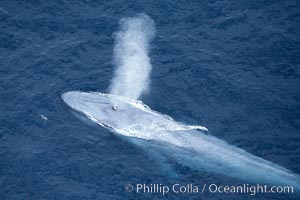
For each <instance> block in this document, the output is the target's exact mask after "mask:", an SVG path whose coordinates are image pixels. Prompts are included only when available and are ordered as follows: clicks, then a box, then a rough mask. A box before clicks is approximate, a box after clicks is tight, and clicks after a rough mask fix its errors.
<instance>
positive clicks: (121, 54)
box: [110, 14, 155, 99]
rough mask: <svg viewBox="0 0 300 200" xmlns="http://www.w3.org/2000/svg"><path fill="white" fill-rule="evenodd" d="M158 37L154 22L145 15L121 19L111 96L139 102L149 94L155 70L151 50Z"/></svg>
mask: <svg viewBox="0 0 300 200" xmlns="http://www.w3.org/2000/svg"><path fill="white" fill-rule="evenodd" d="M154 35H155V28H154V22H153V20H152V19H151V18H150V17H149V16H147V15H145V14H139V15H137V16H135V17H131V18H123V19H121V20H120V30H119V31H118V32H117V33H116V35H115V37H116V40H115V46H114V63H115V66H116V70H115V73H114V78H113V79H112V82H111V85H110V93H111V94H116V95H119V96H125V97H128V98H131V99H138V98H139V97H140V96H141V95H142V94H143V93H146V92H147V91H148V88H149V83H150V79H149V78H150V73H151V69H152V66H151V63H150V58H149V56H148V51H149V43H150V41H151V40H152V39H153V37H154Z"/></svg>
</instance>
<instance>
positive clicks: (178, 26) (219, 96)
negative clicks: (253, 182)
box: [0, 0, 300, 200]
mask: <svg viewBox="0 0 300 200" xmlns="http://www.w3.org/2000/svg"><path fill="white" fill-rule="evenodd" d="M299 11H300V3H299V1H296V0H295V1H292V0H286V1H284V0H281V1H271V0H270V1H257V0H253V1H249V0H240V1H233V0H232V1H230V0H224V1H215V0H205V1H192V0H189V1H178V0H166V1H144V0H142V1H122V0H119V1H115V0H110V1H92V0H82V1H66V0H51V1H35V0H28V1H15V0H2V1H1V2H0V199H3V200H6V199H18V200H27V199H28V200H36V199H37V200H40V199H41V200H42V199H51V200H52V199H62V200H64V199H70V200H71V199H72V200H79V199H80V200H81V199H84V200H85V199H92V200H97V199H100V200H102V199H162V198H166V199H297V198H299V196H298V197H297V196H296V195H295V194H256V195H254V196H251V195H249V194H218V193H209V192H204V193H203V194H199V193H198V194H191V193H184V194H174V193H169V194H167V195H165V196H162V194H149V193H148V194H141V193H139V194H137V193H135V192H126V191H125V189H124V187H125V185H126V184H128V183H130V184H136V183H146V184H151V183H160V184H165V185H172V184H175V183H179V184H181V185H186V184H188V183H194V184H200V185H203V184H205V183H206V184H210V183H215V184H219V185H237V184H243V183H245V181H241V180H238V179H233V178H229V177H226V176H223V175H219V174H211V173H208V172H205V171H196V170H192V169H190V168H188V167H184V166H181V165H179V164H177V163H176V162H172V161H170V166H171V167H172V169H173V170H174V171H175V172H176V173H177V176H176V177H175V178H174V177H170V176H169V175H168V174H166V173H165V172H164V171H162V170H161V169H160V164H159V162H157V160H158V159H155V160H153V158H152V157H151V156H149V152H145V151H143V150H141V149H140V148H138V147H137V146H134V145H133V144H131V143H128V142H126V140H122V139H120V138H118V137H116V136H115V135H113V134H112V133H110V132H109V131H108V130H106V129H104V128H101V127H99V126H97V125H95V124H93V123H89V122H88V121H87V120H84V119H82V118H80V117H78V116H76V115H74V113H73V112H72V111H71V110H70V109H69V108H68V107H67V105H66V104H65V103H64V102H63V101H62V99H61V94H62V93H64V92H67V91H70V90H80V91H99V92H108V87H109V85H110V81H111V79H112V77H113V72H114V65H113V63H112V55H113V48H114V40H115V37H114V35H115V32H116V31H117V30H118V27H119V20H120V19H121V18H124V17H131V16H135V15H136V14H139V13H146V14H147V15H149V16H150V17H151V18H152V19H153V20H154V22H155V28H156V36H155V38H154V39H153V41H152V42H151V48H150V54H149V56H150V58H151V64H152V66H153V68H152V74H151V84H150V90H149V92H148V94H145V95H143V96H142V98H141V99H142V100H143V102H144V103H145V104H147V105H148V106H150V107H151V108H152V109H153V110H156V111H159V112H161V113H164V114H167V115H170V116H171V117H173V118H174V119H175V120H177V121H180V122H183V123H186V124H198V125H203V126H205V127H207V128H208V129H209V131H210V132H209V134H212V135H214V136H215V137H217V138H220V139H222V140H224V141H226V142H228V143H229V144H231V145H235V146H237V147H240V148H242V149H244V150H246V151H248V152H250V153H251V154H254V155H256V156H259V157H261V158H264V159H266V160H269V161H271V162H273V163H276V164H279V165H281V166H283V167H285V168H287V169H289V170H291V171H292V172H294V173H297V174H300V89H299V88H300V34H299V30H300V13H299ZM150 153H151V152H150Z"/></svg>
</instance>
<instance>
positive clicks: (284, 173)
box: [62, 91, 300, 193]
mask: <svg viewBox="0 0 300 200" xmlns="http://www.w3.org/2000/svg"><path fill="white" fill-rule="evenodd" d="M62 99H63V101H64V102H65V103H66V104H67V105H68V106H69V107H70V108H72V109H73V110H75V111H77V112H79V113H81V114H83V115H84V116H86V117H88V118H89V119H90V120H92V121H94V122H95V123H97V124H99V125H100V126H102V127H104V128H107V129H109V130H111V131H112V132H113V133H114V134H117V135H120V136H125V137H126V138H132V140H131V141H133V142H132V143H134V144H137V145H141V144H142V145H141V146H144V148H154V151H155V152H156V153H157V152H159V154H161V155H162V156H161V158H163V157H168V158H172V159H175V160H176V161H177V162H178V163H179V164H182V165H184V166H188V167H190V168H193V169H196V170H203V171H207V172H212V173H215V174H223V175H226V176H229V177H233V178H237V179H241V180H244V181H246V183H248V182H250V183H255V184H256V183H257V184H258V183H259V184H260V183H264V184H268V185H280V186H293V188H294V192H296V191H297V193H298V192H299V191H300V179H299V176H298V175H297V174H293V173H292V172H291V171H289V170H287V169H285V168H283V167H281V166H279V165H277V164H274V163H272V162H269V161H267V160H264V159H262V158H259V157H257V156H254V155H252V154H250V153H248V152H246V151H244V150H242V149H240V148H238V147H235V146H232V145H230V144H228V143H226V142H224V141H222V140H220V139H218V138H216V137H214V136H211V135H209V134H207V133H205V132H207V129H206V128H205V127H203V126H189V125H185V124H183V123H180V122H176V121H175V120H173V119H172V118H171V117H169V116H167V115H163V114H161V113H159V112H156V111H153V110H151V109H150V108H149V107H148V106H146V105H145V104H143V103H142V102H141V101H138V100H132V99H128V98H126V97H121V96H117V95H112V94H106V93H99V92H79V91H71V92H66V93H64V94H62ZM133 138H135V139H136V138H139V139H142V141H143V142H137V141H136V140H135V139H133ZM129 141H130V140H129Z"/></svg>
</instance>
